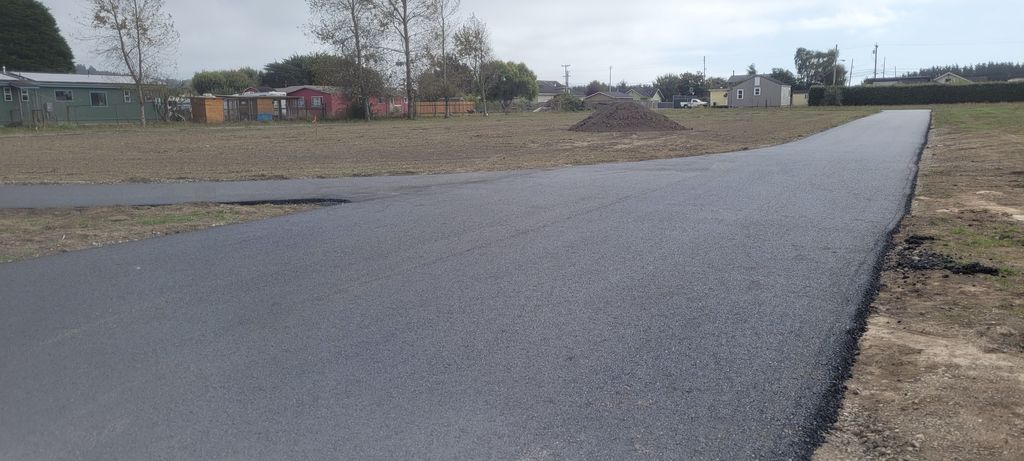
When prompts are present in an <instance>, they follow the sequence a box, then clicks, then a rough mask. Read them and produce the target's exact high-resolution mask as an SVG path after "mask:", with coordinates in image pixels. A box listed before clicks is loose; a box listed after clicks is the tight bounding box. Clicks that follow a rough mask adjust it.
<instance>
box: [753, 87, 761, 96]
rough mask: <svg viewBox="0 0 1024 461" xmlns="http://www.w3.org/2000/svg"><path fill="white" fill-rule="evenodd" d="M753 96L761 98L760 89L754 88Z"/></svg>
mask: <svg viewBox="0 0 1024 461" xmlns="http://www.w3.org/2000/svg"><path fill="white" fill-rule="evenodd" d="M754 96H761V87H757V88H754Z"/></svg>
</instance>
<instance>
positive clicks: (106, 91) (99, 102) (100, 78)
mask: <svg viewBox="0 0 1024 461" xmlns="http://www.w3.org/2000/svg"><path fill="white" fill-rule="evenodd" d="M132 84H133V82H132V79H131V78H130V77H123V76H114V75H79V74H46V73H37V72H3V73H0V125H13V124H22V125H46V124H107V123H111V124H114V123H132V122H137V121H138V120H139V101H138V94H137V93H136V92H135V90H134V87H133V85H132ZM145 98H146V101H144V102H145V104H144V107H145V110H146V120H147V121H156V120H159V115H158V114H157V112H156V111H155V110H154V107H155V106H154V104H155V102H156V101H157V100H155V99H154V96H153V94H152V93H148V94H146V95H145Z"/></svg>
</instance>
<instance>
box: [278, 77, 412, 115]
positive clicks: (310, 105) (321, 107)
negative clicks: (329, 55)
mask: <svg viewBox="0 0 1024 461" xmlns="http://www.w3.org/2000/svg"><path fill="white" fill-rule="evenodd" d="M275 91H278V92H281V93H285V94H287V95H288V96H292V97H298V98H299V99H298V102H297V109H299V110H300V111H302V112H308V113H309V114H311V115H310V116H312V114H315V115H316V116H317V117H318V118H320V119H334V118H346V117H348V116H349V113H348V110H349V107H351V105H352V100H351V99H349V97H348V96H347V95H346V94H345V92H344V91H341V89H339V88H336V87H331V86H317V85H299V86H289V87H285V88H277V89H276V90H275ZM407 110H409V105H408V103H407V102H406V100H405V97H403V96H400V95H394V94H390V95H384V94H382V95H378V96H373V97H371V98H370V112H371V113H372V114H373V115H375V116H378V117H385V116H388V115H393V114H405V113H406V111H407Z"/></svg>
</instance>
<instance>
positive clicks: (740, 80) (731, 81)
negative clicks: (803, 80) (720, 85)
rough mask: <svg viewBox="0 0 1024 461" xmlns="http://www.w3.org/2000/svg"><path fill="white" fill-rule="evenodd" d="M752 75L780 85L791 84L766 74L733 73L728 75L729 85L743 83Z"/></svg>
mask: <svg viewBox="0 0 1024 461" xmlns="http://www.w3.org/2000/svg"><path fill="white" fill-rule="evenodd" d="M754 77H761V78H762V79H764V80H768V81H770V82H774V83H776V84H778V85H782V86H791V85H788V84H786V83H783V82H780V81H778V80H776V79H774V78H772V77H770V76H768V75H733V76H732V77H729V86H736V85H739V84H740V83H743V82H745V81H747V80H750V79H752V78H754Z"/></svg>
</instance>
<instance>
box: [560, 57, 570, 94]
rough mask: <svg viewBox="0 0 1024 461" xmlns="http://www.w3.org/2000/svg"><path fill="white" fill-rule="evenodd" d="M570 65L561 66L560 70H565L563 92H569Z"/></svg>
mask: <svg viewBox="0 0 1024 461" xmlns="http://www.w3.org/2000/svg"><path fill="white" fill-rule="evenodd" d="M570 67H572V64H562V68H563V69H565V92H566V93H568V92H569V68H570Z"/></svg>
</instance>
